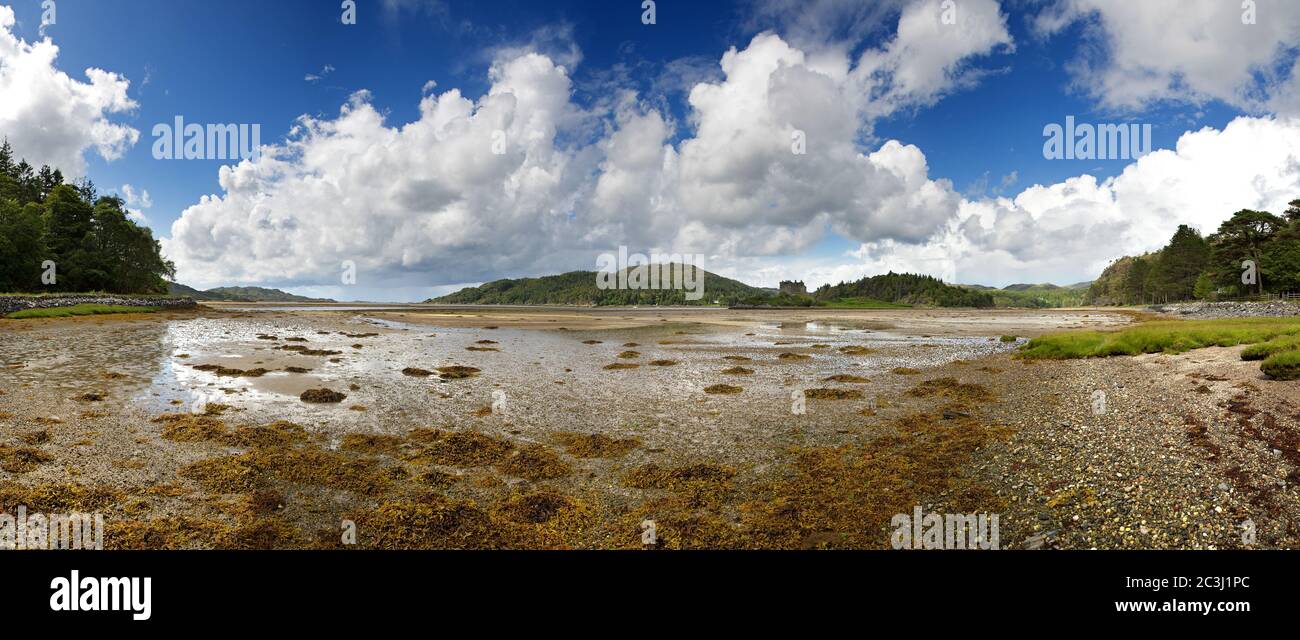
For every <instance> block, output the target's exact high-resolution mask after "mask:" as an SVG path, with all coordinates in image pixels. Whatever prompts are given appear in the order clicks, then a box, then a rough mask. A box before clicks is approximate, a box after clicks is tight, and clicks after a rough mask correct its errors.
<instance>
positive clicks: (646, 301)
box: [426, 269, 768, 306]
mask: <svg viewBox="0 0 1300 640" xmlns="http://www.w3.org/2000/svg"><path fill="white" fill-rule="evenodd" d="M699 272H700V273H702V274H703V275H704V291H703V293H704V296H703V298H701V299H699V300H688V299H687V298H686V294H687V293H688V291H686V290H684V289H601V288H599V287H597V286H596V275H597V274H596V272H595V271H570V272H569V273H562V274H560V275H555V276H543V277H540V278H518V279H506V280H494V281H492V282H489V283H487V284H484V285H481V286H478V287H469V288H466V289H461V290H460V291H457V292H455V293H452V294H449V295H445V296H442V297H441V298H432V299H430V300H427V301H426V302H431V303H438V304H564V305H595V306H607V305H648V306H652V305H661V306H666V305H699V304H706V305H707V304H715V303H718V304H732V303H734V302H735V301H737V300H740V299H743V298H749V297H754V296H760V297H765V296H766V295H768V294H766V293H765V292H764V291H763V290H762V289H757V288H754V287H751V286H749V285H747V284H744V283H742V282H737V281H735V280H731V279H729V278H724V277H722V276H720V275H717V274H714V273H709V272H707V271H704V270H703V269H700V270H699Z"/></svg>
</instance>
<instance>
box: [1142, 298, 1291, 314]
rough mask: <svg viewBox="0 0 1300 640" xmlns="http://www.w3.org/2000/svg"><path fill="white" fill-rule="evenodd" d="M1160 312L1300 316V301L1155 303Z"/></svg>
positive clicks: (1153, 309) (1156, 309) (1152, 308)
mask: <svg viewBox="0 0 1300 640" xmlns="http://www.w3.org/2000/svg"><path fill="white" fill-rule="evenodd" d="M1150 308H1151V310H1152V311H1156V312H1158V313H1169V314H1176V315H1180V316H1184V317H1189V318H1265V317H1287V316H1300V303H1296V302H1286V301H1282V300H1270V301H1268V302H1184V303H1179V304H1164V305H1154V306H1152V307H1150Z"/></svg>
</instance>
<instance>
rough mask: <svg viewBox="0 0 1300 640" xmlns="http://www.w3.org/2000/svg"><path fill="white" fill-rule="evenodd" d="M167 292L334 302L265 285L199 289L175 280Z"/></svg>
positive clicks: (221, 299)
mask: <svg viewBox="0 0 1300 640" xmlns="http://www.w3.org/2000/svg"><path fill="white" fill-rule="evenodd" d="M167 293H169V294H171V295H174V296H189V297H191V298H194V299H195V300H212V301H214V302H334V300H330V299H328V298H308V297H305V296H296V295H294V294H292V293H286V292H284V291H281V290H279V289H267V288H266V287H217V288H215V289H208V290H207V291H199V290H198V289H195V288H193V287H187V286H185V285H183V284H178V283H175V282H169V283H167Z"/></svg>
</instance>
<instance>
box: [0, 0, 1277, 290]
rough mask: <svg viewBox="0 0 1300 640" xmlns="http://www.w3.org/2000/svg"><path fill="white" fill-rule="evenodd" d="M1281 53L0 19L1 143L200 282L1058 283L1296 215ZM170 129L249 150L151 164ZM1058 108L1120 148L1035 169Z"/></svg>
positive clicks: (445, 11) (136, 12) (1229, 13)
mask: <svg viewBox="0 0 1300 640" xmlns="http://www.w3.org/2000/svg"><path fill="white" fill-rule="evenodd" d="M353 4H354V5H355V10H354V11H351V9H350V7H349V5H353ZM651 5H653V6H652V7H651ZM651 13H653V15H651ZM351 18H355V19H351ZM43 22H44V24H43ZM1298 53H1300V2H1293V1H1288V0H1255V1H1252V0H1245V1H1244V2H1243V1H1241V0H1168V1H1165V0H1147V1H1144V2H1133V1H1132V0H1041V1H1039V0H1001V1H999V0H880V1H875V2H873V1H867V0H857V1H852V2H850V1H845V0H738V1H737V2H722V1H717V2H696V1H685V0H683V1H675V0H659V1H658V2H654V3H649V2H644V1H643V0H592V1H589V2H588V1H577V0H575V1H562V0H549V1H547V2H534V1H531V0H518V1H507V0H478V1H475V2H457V1H451V0H356V1H355V3H349V2H345V1H344V0H279V1H277V2H262V1H258V0H225V1H221V2H216V1H210V2H198V1H189V0H43V1H42V0H24V1H9V0H0V136H2V137H4V138H6V139H8V140H9V142H10V144H11V145H12V146H13V147H14V149H15V152H16V153H17V155H20V156H22V157H25V158H27V159H28V161H29V162H31V163H32V164H34V165H38V166H39V165H41V164H46V163H48V164H51V165H52V166H56V167H59V168H60V169H61V170H62V171H63V172H64V174H65V175H67V176H84V177H88V178H90V179H91V180H93V181H94V182H95V184H96V185H97V187H98V188H99V190H100V192H102V193H117V194H120V195H121V196H122V197H123V198H125V199H126V200H127V202H128V206H129V207H130V208H131V209H132V211H133V217H134V218H135V219H136V220H137V221H138V222H139V223H140V224H145V225H148V226H149V227H150V228H151V229H152V230H153V232H154V235H155V236H156V237H158V238H160V240H161V243H162V246H163V249H164V252H165V254H166V255H167V257H168V258H169V259H171V260H172V261H173V262H174V263H175V264H176V267H177V281H178V282H182V283H184V284H187V285H190V286H195V287H199V288H209V287H214V286H236V285H256V286H267V287H276V288H281V289H284V290H287V291H291V292H294V293H299V294H304V295H313V296H324V297H332V298H335V299H339V300H374V301H414V300H423V299H425V298H428V297H431V296H435V295H441V294H443V293H447V292H450V291H454V290H456V289H459V288H461V287H463V286H469V285H475V284H479V283H482V282H486V281H489V280H493V279H497V278H504V277H522V276H538V275H546V274H551V273H561V272H565V271H571V270H577V269H582V270H594V269H595V268H596V265H597V260H598V256H600V255H601V254H602V253H614V252H617V251H618V248H619V247H626V248H627V250H628V251H629V252H632V253H645V254H649V253H669V254H681V255H683V256H698V258H694V259H693V261H695V262H696V263H698V264H700V265H702V266H704V267H705V268H706V269H708V270H709V271H712V272H715V273H719V274H721V275H724V276H728V277H733V278H737V279H739V280H741V281H743V282H746V283H748V284H752V285H756V286H775V285H776V284H777V282H779V281H780V280H785V279H795V280H802V281H804V282H806V283H807V284H808V285H809V288H813V287H816V286H818V285H821V284H826V283H831V284H834V283H838V282H841V281H849V280H854V279H857V278H860V277H863V276H868V275H875V274H879V273H884V272H886V271H890V270H892V271H896V272H898V271H907V272H916V273H926V274H929V275H934V276H936V277H941V278H943V279H944V280H945V281H949V282H954V283H967V284H985V285H992V286H1005V285H1008V284H1012V283H1022V282H1035V283H1036V282H1055V283H1058V284H1069V283H1075V282H1080V281H1086V280H1091V279H1093V278H1094V277H1096V275H1097V274H1098V273H1100V271H1101V270H1102V269H1103V268H1105V266H1106V265H1107V264H1108V263H1109V262H1110V261H1112V260H1114V259H1115V258H1117V257H1119V256H1122V255H1126V254H1136V253H1141V252H1145V251H1150V250H1154V249H1157V248H1159V247H1160V246H1162V245H1163V244H1164V243H1165V242H1167V241H1168V239H1169V236H1171V235H1172V234H1173V232H1174V230H1175V229H1176V228H1177V226H1178V225H1179V224H1189V225H1192V226H1193V227H1196V228H1197V229H1199V230H1200V231H1201V232H1202V233H1207V234H1208V233H1212V232H1213V231H1214V230H1215V229H1216V228H1217V227H1218V225H1219V223H1220V222H1222V221H1223V220H1225V219H1226V218H1228V217H1229V216H1230V215H1231V214H1232V213H1233V212H1234V211H1237V210H1239V209H1244V208H1249V209H1262V210H1269V211H1274V212H1280V211H1281V210H1282V209H1283V208H1284V207H1285V203H1286V202H1288V201H1289V200H1292V199H1294V198H1297V197H1300V63H1298V62H1297V54H1298ZM177 117H180V118H182V119H183V122H184V123H188V124H197V125H199V126H200V127H203V128H205V130H206V128H209V127H212V126H224V125H244V128H245V130H247V131H248V132H250V133H251V132H252V131H253V130H254V125H256V130H257V132H258V136H257V142H258V143H259V146H257V153H256V154H244V155H245V156H247V157H241V156H240V155H238V154H235V153H234V152H233V150H232V153H228V154H227V156H229V157H226V158H224V159H223V158H214V159H207V158H206V157H199V158H192V159H186V158H184V157H183V156H184V154H172V155H173V156H176V155H179V156H181V157H172V158H168V157H167V153H166V150H165V149H161V148H160V147H159V144H160V140H161V139H162V138H169V139H170V135H171V134H170V133H168V132H167V130H166V129H161V130H160V129H158V127H159V126H166V127H171V126H173V125H174V123H175V122H176V118H177ZM1067 118H1071V119H1072V120H1073V121H1074V122H1076V123H1080V124H1089V125H1094V126H1101V125H1106V126H1114V125H1123V126H1125V127H1128V126H1130V125H1136V126H1137V131H1138V132H1141V131H1144V130H1146V129H1145V128H1146V127H1149V131H1150V134H1149V138H1144V139H1143V141H1144V143H1145V144H1143V145H1141V146H1140V148H1141V150H1142V151H1144V153H1143V154H1142V155H1141V156H1140V157H1113V158H1104V157H1103V158H1098V159H1091V158H1064V157H1062V158H1056V157H1051V156H1052V154H1048V153H1045V144H1046V143H1047V142H1048V140H1049V137H1050V135H1049V133H1045V132H1050V127H1051V125H1057V126H1059V127H1061V128H1064V127H1065V125H1066V122H1067ZM1080 135H1082V134H1080ZM245 142H246V143H247V144H248V145H250V146H248V147H247V148H249V149H251V148H252V147H251V144H252V141H251V140H246V141H245ZM1080 150H1081V151H1086V149H1082V148H1081V149H1080ZM1079 155H1083V156H1087V155H1088V154H1087V153H1081V154H1079ZM1124 155H1125V156H1127V154H1124ZM352 276H354V277H352Z"/></svg>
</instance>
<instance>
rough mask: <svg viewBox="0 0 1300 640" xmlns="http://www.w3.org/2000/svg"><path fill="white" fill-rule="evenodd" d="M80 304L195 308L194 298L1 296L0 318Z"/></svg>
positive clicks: (106, 295) (107, 295)
mask: <svg viewBox="0 0 1300 640" xmlns="http://www.w3.org/2000/svg"><path fill="white" fill-rule="evenodd" d="M78 304H112V305H121V306H124V307H163V308H167V309H185V308H189V307H193V306H195V304H194V299H193V298H170V297H164V296H157V297H149V296H132V297H124V296H115V295H110V294H105V295H66V296H0V316H5V315H8V314H10V313H13V312H15V311H22V310H24V309H50V308H53V307H71V306H73V305H78Z"/></svg>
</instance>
